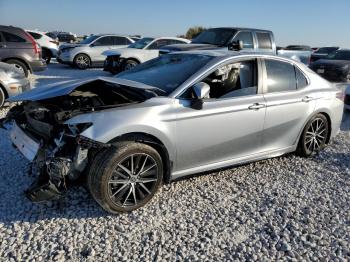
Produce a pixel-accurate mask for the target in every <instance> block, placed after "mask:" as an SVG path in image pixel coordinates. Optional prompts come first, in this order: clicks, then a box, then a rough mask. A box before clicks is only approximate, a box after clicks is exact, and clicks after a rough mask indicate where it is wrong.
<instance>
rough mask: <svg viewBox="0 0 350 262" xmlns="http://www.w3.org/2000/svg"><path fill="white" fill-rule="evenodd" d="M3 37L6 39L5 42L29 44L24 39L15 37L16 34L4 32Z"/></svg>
mask: <svg viewBox="0 0 350 262" xmlns="http://www.w3.org/2000/svg"><path fill="white" fill-rule="evenodd" d="M2 35H3V37H4V39H5V42H12V43H24V42H27V41H26V40H25V39H24V38H22V37H20V36H18V35H15V34H11V33H9V32H2Z"/></svg>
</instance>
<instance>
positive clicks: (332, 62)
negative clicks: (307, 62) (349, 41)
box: [311, 59, 350, 67]
mask: <svg viewBox="0 0 350 262" xmlns="http://www.w3.org/2000/svg"><path fill="white" fill-rule="evenodd" d="M349 64H350V61H347V60H332V59H320V60H317V61H316V62H314V63H312V65H311V66H315V65H317V66H320V65H325V66H326V65H335V66H339V67H342V66H345V65H349Z"/></svg>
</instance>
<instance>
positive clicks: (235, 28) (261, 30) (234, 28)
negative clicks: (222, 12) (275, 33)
mask: <svg viewBox="0 0 350 262" xmlns="http://www.w3.org/2000/svg"><path fill="white" fill-rule="evenodd" d="M211 29H232V30H237V31H242V30H248V31H249V30H250V31H257V32H270V33H272V31H270V30H265V29H257V28H249V27H212V28H208V29H207V30H211Z"/></svg>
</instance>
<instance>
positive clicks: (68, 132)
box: [0, 80, 156, 202]
mask: <svg viewBox="0 0 350 262" xmlns="http://www.w3.org/2000/svg"><path fill="white" fill-rule="evenodd" d="M155 95H156V94H155V93H153V91H151V90H144V89H140V88H133V87H129V86H123V85H119V84H115V83H110V82H106V81H103V80H95V81H92V82H88V83H86V84H83V85H81V86H78V87H77V88H75V89H74V90H72V91H71V92H70V93H69V94H65V95H62V96H56V97H50V98H47V99H42V100H35V101H32V100H24V101H23V102H21V103H20V104H18V105H16V106H14V107H13V108H11V110H10V111H9V112H8V114H7V116H6V118H4V119H1V120H0V127H1V126H2V127H6V129H8V130H10V136H11V139H12V142H13V143H14V145H15V146H16V147H17V148H18V150H19V151H21V152H22V153H23V155H24V156H26V157H27V158H28V159H29V160H30V161H32V166H31V169H30V172H31V173H32V174H33V175H36V176H37V180H36V181H35V182H34V183H33V184H32V185H31V187H30V188H29V189H28V190H26V192H25V193H26V196H27V197H28V198H29V199H30V200H31V201H33V202H42V201H46V200H54V199H58V198H60V197H61V196H63V195H64V193H65V192H66V190H67V185H68V184H69V183H70V182H72V181H75V180H77V179H78V178H79V177H81V174H83V172H84V170H85V169H86V167H87V166H88V163H89V160H90V159H91V158H92V157H93V156H94V155H95V154H96V153H97V152H98V151H99V150H101V149H103V148H106V147H110V144H104V143H101V142H97V141H94V140H91V139H89V138H87V137H84V136H81V135H80V134H81V133H82V132H83V131H84V130H86V129H88V128H89V127H90V126H91V125H92V123H81V124H77V125H67V124H65V121H67V120H68V119H70V118H72V117H74V116H76V115H78V114H84V113H89V112H94V111H99V110H104V109H108V108H114V107H120V106H127V105H130V104H135V103H141V102H143V101H145V100H147V99H148V98H150V97H153V96H155Z"/></svg>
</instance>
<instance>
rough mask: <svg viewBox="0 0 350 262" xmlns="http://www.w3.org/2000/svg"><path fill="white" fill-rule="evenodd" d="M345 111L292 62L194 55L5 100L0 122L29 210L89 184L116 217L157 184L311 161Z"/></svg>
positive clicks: (336, 94)
mask: <svg viewBox="0 0 350 262" xmlns="http://www.w3.org/2000/svg"><path fill="white" fill-rule="evenodd" d="M230 53H231V54H230ZM342 99H343V92H342V91H341V90H339V89H338V88H336V87H335V86H334V85H333V84H330V83H329V82H328V81H326V80H324V79H323V78H321V77H319V76H318V75H317V74H315V73H314V72H312V71H311V70H309V69H308V68H307V67H306V66H305V65H303V64H302V63H300V62H296V61H293V60H291V59H286V58H281V57H277V56H271V55H257V54H249V55H245V54H240V53H238V52H227V51H217V50H216V51H198V50H197V51H190V52H181V53H171V54H166V55H162V56H160V57H158V58H155V59H152V60H150V61H147V62H145V63H143V64H140V65H139V66H136V67H134V68H133V69H130V70H127V71H124V72H122V73H120V74H118V76H117V77H104V78H95V79H90V80H89V81H86V80H85V81H82V82H75V83H66V84H64V85H63V86H57V87H52V88H49V89H48V88H45V87H44V88H41V89H38V88H36V89H34V90H32V91H31V92H27V93H24V94H22V95H19V96H17V97H15V98H12V99H11V101H13V102H22V103H21V104H20V105H18V106H16V107H13V108H12V111H10V114H9V115H8V118H6V119H5V120H2V122H3V123H5V124H6V123H9V122H12V123H13V125H12V128H11V131H10V136H11V140H12V142H13V143H14V144H15V145H16V146H17V148H18V149H19V150H20V151H21V152H22V153H23V154H24V155H25V156H26V157H27V158H28V159H29V160H31V161H33V160H34V168H33V169H34V170H37V171H38V173H39V174H40V175H39V177H38V181H42V183H37V184H33V186H32V187H31V188H30V190H28V191H27V196H28V197H29V199H31V200H32V201H36V202H41V201H44V200H50V199H53V198H56V197H62V196H63V195H64V193H65V192H66V190H67V188H66V185H69V184H70V183H66V181H67V182H69V181H70V180H75V179H78V178H79V176H84V175H87V177H86V179H87V186H88V188H89V189H90V192H91V194H92V196H93V198H94V199H95V200H96V202H97V203H98V204H100V205H101V207H103V208H104V209H105V210H107V211H109V212H111V213H117V212H129V211H132V210H135V209H137V208H139V207H141V206H143V205H145V204H146V203H148V202H149V201H150V199H151V198H152V197H153V196H154V194H155V193H156V191H157V190H158V189H159V187H160V186H161V185H162V183H163V182H170V181H173V180H176V179H179V178H181V177H185V176H188V175H193V174H196V173H201V172H206V171H210V170H215V169H219V168H224V167H228V166H232V165H237V164H241V163H247V162H252V161H256V160H261V159H265V158H269V157H276V156H280V155H282V154H285V153H289V152H297V153H298V154H299V155H301V156H304V157H309V156H312V155H313V154H315V153H317V152H319V151H320V150H322V149H323V148H324V147H325V145H326V144H327V143H329V141H332V138H333V137H334V136H335V135H336V134H337V133H338V131H339V128H340V124H341V119H342V115H343V108H344V103H343V100H342ZM28 110H30V112H31V114H24V113H23V112H26V111H28ZM43 127H45V128H43ZM31 137H33V138H31ZM22 141H27V142H26V143H22ZM40 141H45V142H44V143H42V142H40ZM52 156H53V157H52ZM84 169H86V172H84Z"/></svg>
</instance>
